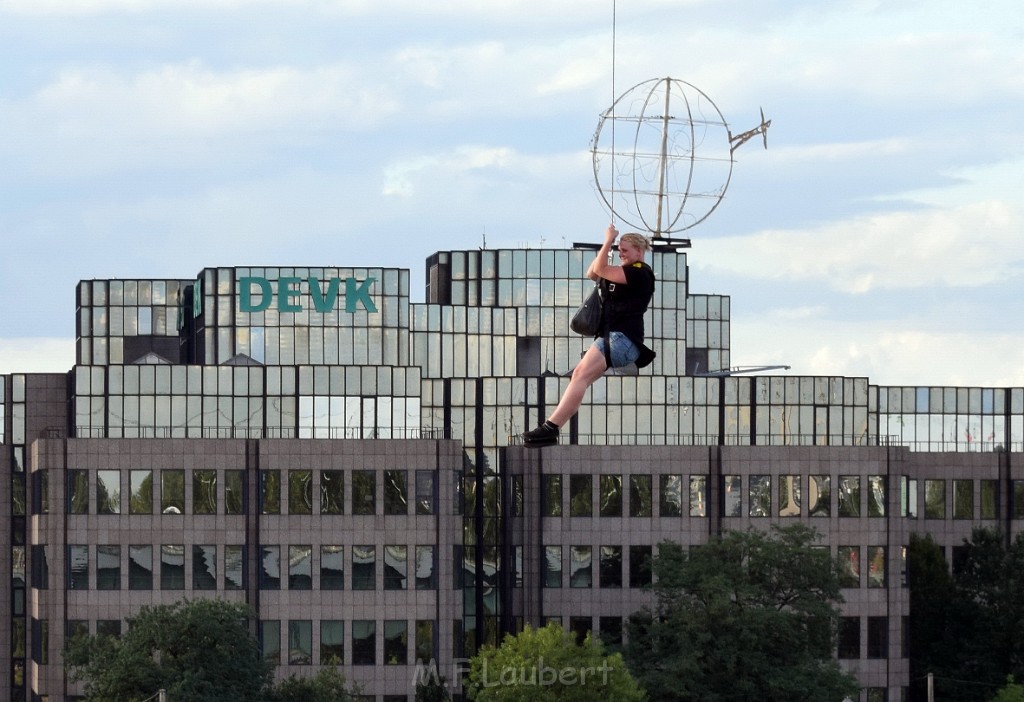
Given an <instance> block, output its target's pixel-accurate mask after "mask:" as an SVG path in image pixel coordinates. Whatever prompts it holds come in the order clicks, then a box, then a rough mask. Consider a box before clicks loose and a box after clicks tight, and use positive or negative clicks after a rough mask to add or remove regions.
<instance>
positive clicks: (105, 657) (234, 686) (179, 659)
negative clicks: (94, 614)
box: [65, 599, 271, 702]
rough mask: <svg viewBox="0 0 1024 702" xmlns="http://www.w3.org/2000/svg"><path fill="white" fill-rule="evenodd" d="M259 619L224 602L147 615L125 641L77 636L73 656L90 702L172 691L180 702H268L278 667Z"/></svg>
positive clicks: (150, 609) (181, 605) (73, 671)
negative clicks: (263, 647) (257, 631)
mask: <svg viewBox="0 0 1024 702" xmlns="http://www.w3.org/2000/svg"><path fill="white" fill-rule="evenodd" d="M252 616H253V615H252V611H251V610H250V609H249V607H247V606H246V605H242V604H233V603H228V602H223V601H219V600H208V599H202V600H194V601H188V600H185V601H182V602H178V603H176V604H173V605H157V606H146V607H143V608H142V609H141V610H140V611H139V613H138V615H136V616H135V617H133V618H131V619H129V620H128V624H129V626H128V631H127V632H126V633H125V634H124V635H123V636H121V637H113V636H108V635H103V634H98V635H94V636H89V635H79V636H75V637H74V638H73V639H72V640H71V641H70V642H69V644H68V647H67V650H66V651H65V665H66V666H67V668H68V670H69V672H70V677H71V679H72V680H74V681H81V680H84V681H85V682H86V684H85V699H86V700H88V701H89V702H130V701H132V700H144V699H148V698H151V697H152V696H153V695H154V694H155V693H156V692H157V691H158V690H161V689H163V690H166V691H167V693H168V696H169V698H170V699H172V700H189V701H190V702H207V701H209V702H224V701H226V700H237V701H238V702H242V701H244V702H251V701H253V700H261V699H264V693H265V691H266V689H267V685H268V684H269V682H270V676H271V667H270V665H269V664H268V663H266V662H265V661H264V660H263V658H262V656H261V655H260V648H259V644H258V642H257V641H256V638H255V637H254V636H253V635H252V634H251V633H250V631H249V627H248V622H249V621H250V620H251V619H252Z"/></svg>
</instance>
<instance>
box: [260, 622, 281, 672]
mask: <svg viewBox="0 0 1024 702" xmlns="http://www.w3.org/2000/svg"><path fill="white" fill-rule="evenodd" d="M260 644H261V646H262V648H263V660H265V661H267V662H268V663H274V664H277V663H280V662H281V622H279V621H271V620H264V621H261V622H260Z"/></svg>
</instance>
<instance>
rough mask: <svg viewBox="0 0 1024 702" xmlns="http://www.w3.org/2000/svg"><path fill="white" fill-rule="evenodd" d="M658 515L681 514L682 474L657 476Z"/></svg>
mask: <svg viewBox="0 0 1024 702" xmlns="http://www.w3.org/2000/svg"><path fill="white" fill-rule="evenodd" d="M658 515H659V516H662V517H681V516H683V476H681V475H660V476H658Z"/></svg>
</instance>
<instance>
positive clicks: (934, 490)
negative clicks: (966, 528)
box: [924, 480, 946, 519]
mask: <svg viewBox="0 0 1024 702" xmlns="http://www.w3.org/2000/svg"><path fill="white" fill-rule="evenodd" d="M924 517H925V519H945V518H946V481H945V480H925V481H924Z"/></svg>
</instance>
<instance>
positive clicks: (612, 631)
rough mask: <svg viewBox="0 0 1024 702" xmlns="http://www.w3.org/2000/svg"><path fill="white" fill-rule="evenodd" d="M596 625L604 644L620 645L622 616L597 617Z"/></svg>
mask: <svg viewBox="0 0 1024 702" xmlns="http://www.w3.org/2000/svg"><path fill="white" fill-rule="evenodd" d="M597 625H598V627H599V629H600V632H599V633H600V635H601V642H602V643H603V644H604V645H605V646H615V647H620V646H622V617H599V618H598V620H597Z"/></svg>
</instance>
